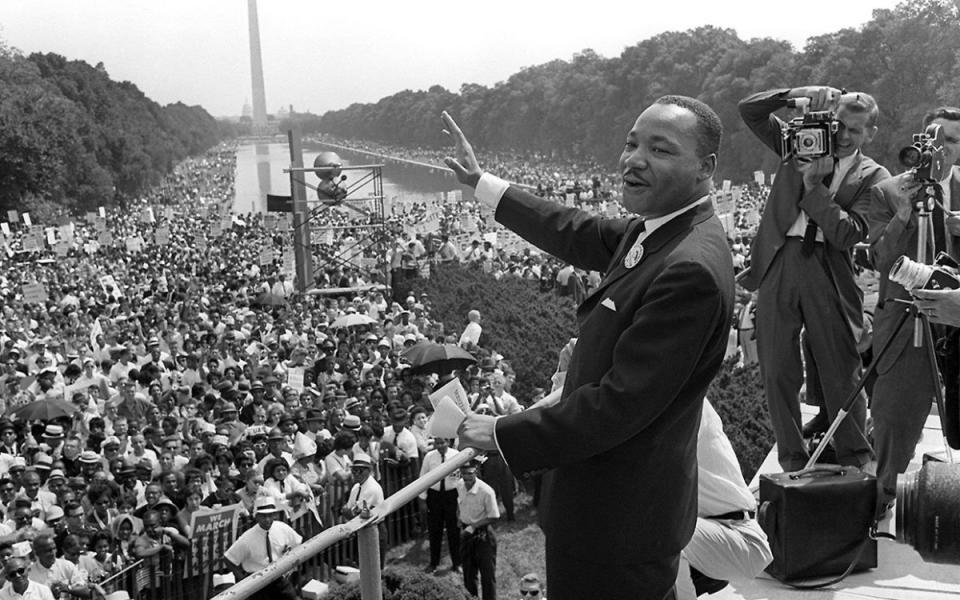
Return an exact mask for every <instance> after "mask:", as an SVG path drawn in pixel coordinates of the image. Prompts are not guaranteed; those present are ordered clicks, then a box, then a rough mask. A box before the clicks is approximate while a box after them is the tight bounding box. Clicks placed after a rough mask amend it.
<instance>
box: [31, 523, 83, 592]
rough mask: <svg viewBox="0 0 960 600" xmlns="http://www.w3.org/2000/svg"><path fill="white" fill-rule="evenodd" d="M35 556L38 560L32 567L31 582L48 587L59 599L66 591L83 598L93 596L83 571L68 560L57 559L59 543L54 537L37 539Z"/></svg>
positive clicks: (46, 536) (35, 540)
mask: <svg viewBox="0 0 960 600" xmlns="http://www.w3.org/2000/svg"><path fill="white" fill-rule="evenodd" d="M33 554H34V556H36V557H37V560H36V562H34V563H33V566H31V567H30V571H29V577H30V580H31V581H35V582H37V583H41V584H43V585H45V586H48V587H49V588H50V591H51V592H52V593H53V594H54V595H56V596H57V597H60V594H61V592H64V591H65V592H69V593H70V594H71V595H73V596H79V597H81V598H89V597H90V596H91V592H92V590H91V587H90V584H89V583H88V582H87V578H86V576H85V575H84V573H83V571H81V570H80V568H79V567H77V565H75V564H73V563H72V562H70V561H69V560H67V559H66V558H57V543H56V542H55V541H54V540H53V536H51V535H41V536H38V537H37V538H35V539H34V540H33Z"/></svg>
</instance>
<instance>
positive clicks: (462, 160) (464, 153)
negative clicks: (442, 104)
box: [440, 111, 483, 188]
mask: <svg viewBox="0 0 960 600" xmlns="http://www.w3.org/2000/svg"><path fill="white" fill-rule="evenodd" d="M440 119H441V120H442V121H443V127H444V129H443V132H444V133H445V134H447V135H449V136H450V137H452V138H453V141H454V143H455V144H456V147H457V151H456V158H453V157H450V156H447V157H444V159H443V162H444V164H445V165H447V166H448V167H450V169H452V170H453V172H454V174H455V175H456V176H457V181H459V182H460V183H462V184H463V185H466V186H469V187H471V188H476V187H477V183H478V182H479V181H480V175H482V174H483V171H481V170H480V165H479V164H477V157H476V155H475V154H474V153H473V147H472V146H470V142H468V141H467V138H466V136H464V135H463V132H462V131H460V127H459V126H458V125H457V122H456V121H454V120H453V117H451V116H450V114H449V113H448V112H447V111H443V112H442V113H440Z"/></svg>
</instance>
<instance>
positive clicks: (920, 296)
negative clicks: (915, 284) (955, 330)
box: [910, 290, 960, 327]
mask: <svg viewBox="0 0 960 600" xmlns="http://www.w3.org/2000/svg"><path fill="white" fill-rule="evenodd" d="M910 293H911V294H913V297H914V299H915V300H916V303H917V308H918V309H919V310H920V312H922V313H924V314H925V315H927V317H929V318H930V321H932V322H933V323H943V324H944V325H951V326H953V327H958V326H960V290H913V291H912V292H910Z"/></svg>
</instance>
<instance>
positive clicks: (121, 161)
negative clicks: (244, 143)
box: [0, 42, 231, 212]
mask: <svg viewBox="0 0 960 600" xmlns="http://www.w3.org/2000/svg"><path fill="white" fill-rule="evenodd" d="M222 127H223V126H222V125H220V124H218V122H217V121H216V120H215V119H214V118H213V117H211V116H210V114H208V113H207V111H205V110H204V109H203V108H201V107H199V106H186V105H184V104H182V103H176V104H169V105H167V106H160V105H159V104H157V103H156V102H154V101H153V100H151V99H150V98H147V97H146V96H145V95H144V94H143V92H141V91H140V90H139V89H138V88H137V86H135V85H134V84H132V83H130V82H129V81H121V82H118V81H114V80H112V79H110V76H109V75H108V73H107V72H106V69H105V68H104V66H103V64H102V63H100V64H98V65H97V66H96V67H93V66H90V65H89V64H88V63H86V62H83V61H78V60H67V59H66V58H64V57H63V56H59V55H57V54H31V55H29V56H23V55H22V54H21V53H20V52H18V51H17V50H15V49H12V48H10V47H8V46H6V45H4V44H3V43H2V42H0V209H2V210H7V209H20V210H26V209H29V208H31V207H33V206H44V205H45V206H47V207H49V206H50V205H51V204H50V203H53V204H56V205H58V206H60V207H63V208H65V209H67V210H70V211H78V212H82V211H90V210H95V209H96V207H97V206H100V205H104V204H113V203H115V202H122V199H123V198H125V197H134V196H136V195H138V194H141V193H143V192H145V191H146V190H147V189H148V188H149V187H150V186H152V185H154V184H156V183H158V182H159V181H160V180H161V179H162V178H163V176H164V175H165V174H167V173H169V172H170V171H172V169H173V167H174V165H176V164H177V163H178V162H179V161H181V160H183V159H184V158H186V157H187V156H190V155H193V154H199V153H201V152H203V151H204V150H206V149H207V148H209V147H211V146H213V145H214V144H216V143H217V141H219V140H220V139H221V138H223V137H224V136H225V135H228V134H230V133H231V132H230V131H228V130H225V129H222Z"/></svg>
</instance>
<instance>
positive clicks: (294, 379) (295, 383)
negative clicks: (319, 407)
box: [287, 367, 304, 392]
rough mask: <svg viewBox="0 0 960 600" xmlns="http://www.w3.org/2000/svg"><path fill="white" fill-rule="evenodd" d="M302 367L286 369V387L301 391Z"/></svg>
mask: <svg viewBox="0 0 960 600" xmlns="http://www.w3.org/2000/svg"><path fill="white" fill-rule="evenodd" d="M303 374H304V373H303V367H290V368H289V369H287V385H289V386H290V387H292V388H293V389H295V390H297V391H298V392H302V391H303Z"/></svg>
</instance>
